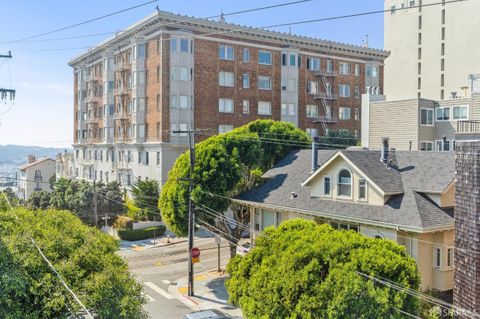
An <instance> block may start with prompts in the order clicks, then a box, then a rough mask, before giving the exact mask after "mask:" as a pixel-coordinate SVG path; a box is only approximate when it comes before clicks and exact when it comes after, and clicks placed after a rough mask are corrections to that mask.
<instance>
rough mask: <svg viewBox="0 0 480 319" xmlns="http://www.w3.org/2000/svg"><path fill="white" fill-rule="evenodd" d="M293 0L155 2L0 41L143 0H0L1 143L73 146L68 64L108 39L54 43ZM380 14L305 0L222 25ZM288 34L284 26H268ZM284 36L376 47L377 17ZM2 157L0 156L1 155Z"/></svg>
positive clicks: (358, 4)
mask: <svg viewBox="0 0 480 319" xmlns="http://www.w3.org/2000/svg"><path fill="white" fill-rule="evenodd" d="M291 1H292V0H263V1H258V0H242V1H233V0H202V1H199V0H181V1H166V0H159V1H157V2H156V3H152V4H149V5H146V6H142V7H140V8H136V9H133V10H130V11H128V12H124V13H120V14H118V15H114V16H110V17H107V18H105V19H101V20H98V21H95V22H92V23H88V24H85V25H82V26H79V27H75V28H71V29H68V30H64V31H61V32H57V33H53V34H50V35H45V36H43V37H39V38H36V39H34V40H26V41H22V42H16V43H5V42H8V41H14V40H18V39H22V38H25V37H29V36H33V35H37V34H40V33H43V32H48V31H51V30H55V29H59V28H62V27H66V26H69V25H72V24H76V23H79V22H82V21H85V20H89V19H93V18H96V17H99V16H103V15H106V14H109V13H112V12H115V11H119V10H122V9H126V8H129V7H132V6H135V5H138V4H141V3H145V2H147V0H100V1H98V0H82V1H74V0H42V1H38V0H22V1H14V0H4V1H2V5H1V7H2V8H1V19H0V30H2V31H3V32H0V55H2V54H7V53H8V51H9V50H11V51H12V56H13V58H12V59H0V88H13V89H15V90H16V91H17V92H16V98H15V101H14V103H10V102H9V101H8V102H6V103H5V101H1V103H0V144H19V145H38V146H48V147H53V146H54V147H69V146H71V144H72V141H73V73H72V69H71V68H70V67H69V66H68V64H67V63H68V61H69V60H71V59H72V58H74V57H76V56H78V55H79V54H81V53H83V52H85V51H86V50H87V48H88V47H92V46H95V45H96V44H97V43H99V42H101V41H102V40H104V39H105V38H107V37H109V36H110V35H101V36H95V37H82V38H76V39H68V40H58V38H62V37H71V36H83V35H89V34H95V33H107V32H112V35H113V33H114V32H116V31H119V30H122V29H123V28H125V27H127V26H129V25H131V24H133V23H135V22H136V21H138V20H140V19H142V18H143V17H145V16H147V15H149V14H151V13H152V12H154V11H155V7H156V6H157V5H158V7H159V8H160V10H164V11H170V12H174V13H179V14H183V15H190V16H195V17H200V18H203V17H208V16H215V15H218V14H220V13H221V12H224V13H229V12H235V11H240V10H246V9H252V8H258V7H263V6H268V5H275V4H280V3H286V2H291ZM382 9H383V0H335V1H331V0H312V1H309V2H304V3H299V4H295V5H290V6H285V7H280V8H274V9H269V10H264V11H257V12H251V13H244V14H238V15H234V16H228V17H227V18H226V20H227V22H232V23H237V24H242V25H248V26H254V27H261V26H266V25H275V24H279V23H287V22H296V21H303V20H310V19H318V18H323V17H332V16H339V15H347V14H352V13H359V12H368V11H375V10H382ZM272 30H273V31H282V32H288V31H289V27H288V26H287V27H280V28H275V29H272ZM291 32H292V33H294V34H298V35H304V36H311V37H315V38H321V39H327V40H332V41H337V42H343V43H351V44H357V45H361V44H362V41H363V40H364V39H365V35H367V34H368V36H369V45H370V47H374V48H379V49H381V48H383V15H382V14H376V15H367V16H363V17H355V18H348V19H341V20H333V21H328V22H316V23H311V24H303V25H295V26H292V27H291ZM0 156H1V154H0Z"/></svg>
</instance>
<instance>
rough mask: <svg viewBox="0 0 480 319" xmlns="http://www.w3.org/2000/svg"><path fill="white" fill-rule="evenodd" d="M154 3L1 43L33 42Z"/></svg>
mask: <svg viewBox="0 0 480 319" xmlns="http://www.w3.org/2000/svg"><path fill="white" fill-rule="evenodd" d="M154 2H157V0H151V1H147V2H144V3H140V4H138V5H136V6H133V7H129V8H126V9H122V10H119V11H115V12H112V13H108V14H106V15H103V16H99V17H96V18H93V19H89V20H86V21H82V22H79V23H75V24H72V25H68V26H66V27H62V28H58V29H55V30H51V31H47V32H43V33H39V34H36V35H32V36H28V37H25V38H21V39H17V40H12V41H7V42H3V43H1V44H2V45H3V44H11V43H17V42H22V41H25V40H31V39H36V38H40V37H43V36H45V35H49V34H52V33H56V32H60V31H64V30H67V29H71V28H75V27H78V26H81V25H84V24H87V23H91V22H94V21H98V20H101V19H105V18H108V17H111V16H114V15H117V14H120V13H123V12H127V11H130V10H133V9H137V8H140V7H143V6H146V5H149V4H152V3H154Z"/></svg>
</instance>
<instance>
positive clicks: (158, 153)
mask: <svg viewBox="0 0 480 319" xmlns="http://www.w3.org/2000/svg"><path fill="white" fill-rule="evenodd" d="M158 165H160V152H157V166H158Z"/></svg>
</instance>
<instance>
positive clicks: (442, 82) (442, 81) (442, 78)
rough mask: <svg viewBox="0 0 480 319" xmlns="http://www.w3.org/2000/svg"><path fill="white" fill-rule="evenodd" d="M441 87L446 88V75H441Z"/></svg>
mask: <svg viewBox="0 0 480 319" xmlns="http://www.w3.org/2000/svg"><path fill="white" fill-rule="evenodd" d="M440 86H445V74H440Z"/></svg>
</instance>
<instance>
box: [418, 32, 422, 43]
mask: <svg viewBox="0 0 480 319" xmlns="http://www.w3.org/2000/svg"><path fill="white" fill-rule="evenodd" d="M421 44H422V33H421V32H419V33H418V45H421Z"/></svg>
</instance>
